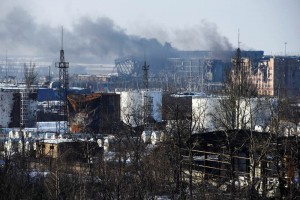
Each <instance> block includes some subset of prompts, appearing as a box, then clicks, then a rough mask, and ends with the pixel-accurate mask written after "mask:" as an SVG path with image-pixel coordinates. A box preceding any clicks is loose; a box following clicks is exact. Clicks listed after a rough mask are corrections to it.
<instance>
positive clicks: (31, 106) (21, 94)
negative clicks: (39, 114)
mask: <svg viewBox="0 0 300 200" xmlns="http://www.w3.org/2000/svg"><path fill="white" fill-rule="evenodd" d="M36 109H37V93H36V91H35V90H33V89H32V90H29V89H27V88H26V87H25V86H22V85H19V86H18V85H7V84H3V85H0V111H1V115H0V127H3V128H7V127H8V128H15V127H33V126H35V122H36V113H35V111H36Z"/></svg>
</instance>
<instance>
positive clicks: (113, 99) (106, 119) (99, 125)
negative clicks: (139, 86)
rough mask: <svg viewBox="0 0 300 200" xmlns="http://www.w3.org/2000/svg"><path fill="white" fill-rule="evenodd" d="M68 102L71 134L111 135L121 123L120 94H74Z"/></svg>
mask: <svg viewBox="0 0 300 200" xmlns="http://www.w3.org/2000/svg"><path fill="white" fill-rule="evenodd" d="M67 100H68V116H69V123H70V131H71V133H89V134H98V133H103V132H105V133H111V132H112V131H113V129H114V128H117V124H116V123H118V122H120V95H119V94H115V93H93V94H88V95H86V94H72V95H68V97H67Z"/></svg>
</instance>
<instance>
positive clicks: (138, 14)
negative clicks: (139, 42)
mask: <svg viewBox="0 0 300 200" xmlns="http://www.w3.org/2000/svg"><path fill="white" fill-rule="evenodd" d="M0 3H1V7H0V13H1V14H0V20H1V22H2V23H3V22H4V21H7V20H9V19H8V18H7V14H9V13H10V11H11V10H12V9H14V8H15V7H19V8H21V9H22V10H23V11H24V15H25V14H26V13H27V14H28V16H29V17H31V19H32V22H31V23H32V26H35V27H37V26H38V28H37V29H36V30H38V31H36V32H37V33H35V34H39V36H38V38H37V39H38V40H43V38H42V36H43V35H44V36H45V40H47V41H49V40H50V41H51V42H52V43H54V42H55V40H56V39H57V38H55V37H53V35H51V34H48V33H45V34H42V33H43V30H47V31H48V32H49V31H57V30H58V27H60V26H64V27H65V28H66V30H67V31H69V32H70V33H73V36H74V34H75V33H74V31H79V30H80V29H82V28H84V27H85V25H84V24H83V21H82V19H85V20H88V22H91V23H90V24H91V25H95V24H96V23H95V24H93V22H96V21H97V20H99V19H102V18H103V17H104V19H109V20H111V21H110V22H109V23H111V24H112V26H113V27H114V28H113V29H117V31H119V32H116V34H117V36H120V34H121V36H122V38H123V40H122V41H123V43H126V45H127V43H128V40H130V39H131V37H129V38H130V39H126V38H127V37H128V36H137V37H141V38H148V39H149V38H156V39H157V40H158V41H159V42H161V44H162V45H163V44H164V43H165V42H170V43H171V44H172V46H173V47H175V48H178V49H184V50H210V49H213V48H225V47H234V48H235V47H236V46H237V35H238V34H237V33H238V29H240V41H241V47H242V48H244V49H254V50H264V51H265V53H266V54H271V53H273V54H283V52H284V42H287V53H288V54H295V55H299V54H300V21H299V19H300V12H299V9H300V1H299V0H286V1H284V0H186V1H183V0H151V1H146V0H109V1H107V0H51V1H46V0H9V1H8V0H0ZM18 12H21V11H18ZM18 17H22V15H20V16H15V18H18ZM10 20H12V19H10ZM11 23H13V21H11ZM99 23H103V20H102V21H101V20H100V22H99ZM102 25H103V24H102ZM76 27H77V28H76ZM5 28H6V27H4V26H3V25H2V40H0V41H2V43H3V42H4V41H5V44H4V45H5V46H6V47H5V48H8V47H7V46H10V41H11V40H14V39H12V38H9V37H10V36H9V35H5V34H4V33H3V32H5V31H4V30H3V29H5ZM89 28H90V27H89ZM98 28H99V27H98ZM24 29H26V26H24ZM11 30H12V29H11ZM11 30H10V31H11ZM90 30H92V29H90ZM24 32H27V34H28V37H29V36H30V32H28V31H24ZM80 32H81V34H80V35H76V39H78V38H80V37H85V36H87V37H88V35H89V33H90V32H86V33H85V31H80ZM41 34H42V35H41ZM97 34H98V33H97ZM106 34H110V33H106ZM122 34H124V35H122ZM4 35H5V37H7V38H6V39H5V40H4V39H3V37H4ZM58 35H59V34H58ZM0 36H1V25H0ZM70 37H71V36H70ZM74 37H75V36H74ZM124 37H125V38H124ZM21 39H22V37H21V38H19V40H21ZM27 39H28V38H27ZM211 39H212V40H217V41H218V42H220V43H221V46H220V45H216V43H214V42H213V43H210V42H209V40H211ZM108 41H109V40H108ZM112 42H114V41H112ZM30 43H36V44H37V45H40V44H45V45H46V42H36V41H34V39H30ZM70 43H71V42H70ZM89 43H90V42H89ZM89 43H88V44H89ZM129 43H130V45H133V44H134V45H135V44H136V43H135V42H132V43H131V42H129ZM55 45H56V44H52V45H51V46H49V47H47V48H49V49H53V48H55ZM66 45H68V44H66ZM73 45H74V44H73ZM76 45H78V44H76ZM84 45H86V44H84ZM113 45H119V44H117V43H116V44H113ZM2 46H3V45H2ZM127 46H128V45H127ZM80 47H82V46H81V45H78V48H80ZM47 48H46V47H44V48H43V50H45V49H47ZM106 48H109V44H107V47H106ZM114 48H117V47H116V46H115V47H114ZM9 49H10V51H13V48H9ZM18 49H19V52H17V53H21V52H22V50H24V49H25V50H26V43H24V44H22V46H21V47H20V45H19V46H18ZM32 49H33V48H30V51H32V52H33V53H35V52H37V51H33V50H32ZM3 50H4V48H3V47H2V48H1V47H0V51H3ZM47 50H48V49H47ZM45 51H46V50H45ZM107 51H108V50H107ZM86 52H88V50H87V51H86ZM100 53H101V52H100ZM102 53H103V52H102ZM0 54H3V53H1V52H0ZM116 54H117V53H116V52H110V55H111V56H116Z"/></svg>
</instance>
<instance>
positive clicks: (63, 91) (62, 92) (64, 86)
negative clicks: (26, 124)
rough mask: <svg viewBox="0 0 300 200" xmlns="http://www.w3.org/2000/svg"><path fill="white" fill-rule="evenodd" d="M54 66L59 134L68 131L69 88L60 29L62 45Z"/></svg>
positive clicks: (57, 129) (67, 66)
mask: <svg viewBox="0 0 300 200" xmlns="http://www.w3.org/2000/svg"><path fill="white" fill-rule="evenodd" d="M55 67H57V68H58V69H59V83H60V87H59V90H58V95H59V113H58V114H59V118H60V119H59V121H58V122H57V123H56V133H57V135H61V134H63V133H66V131H67V132H68V122H67V121H68V119H67V95H68V89H69V73H68V68H69V62H65V55H64V50H63V31H62V47H61V50H60V62H56V63H55Z"/></svg>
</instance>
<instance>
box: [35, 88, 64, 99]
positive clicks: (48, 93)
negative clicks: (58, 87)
mask: <svg viewBox="0 0 300 200" xmlns="http://www.w3.org/2000/svg"><path fill="white" fill-rule="evenodd" d="M37 100H38V101H58V100H59V96H58V94H57V93H56V92H55V91H54V90H53V89H52V88H39V89H38V92H37Z"/></svg>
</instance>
